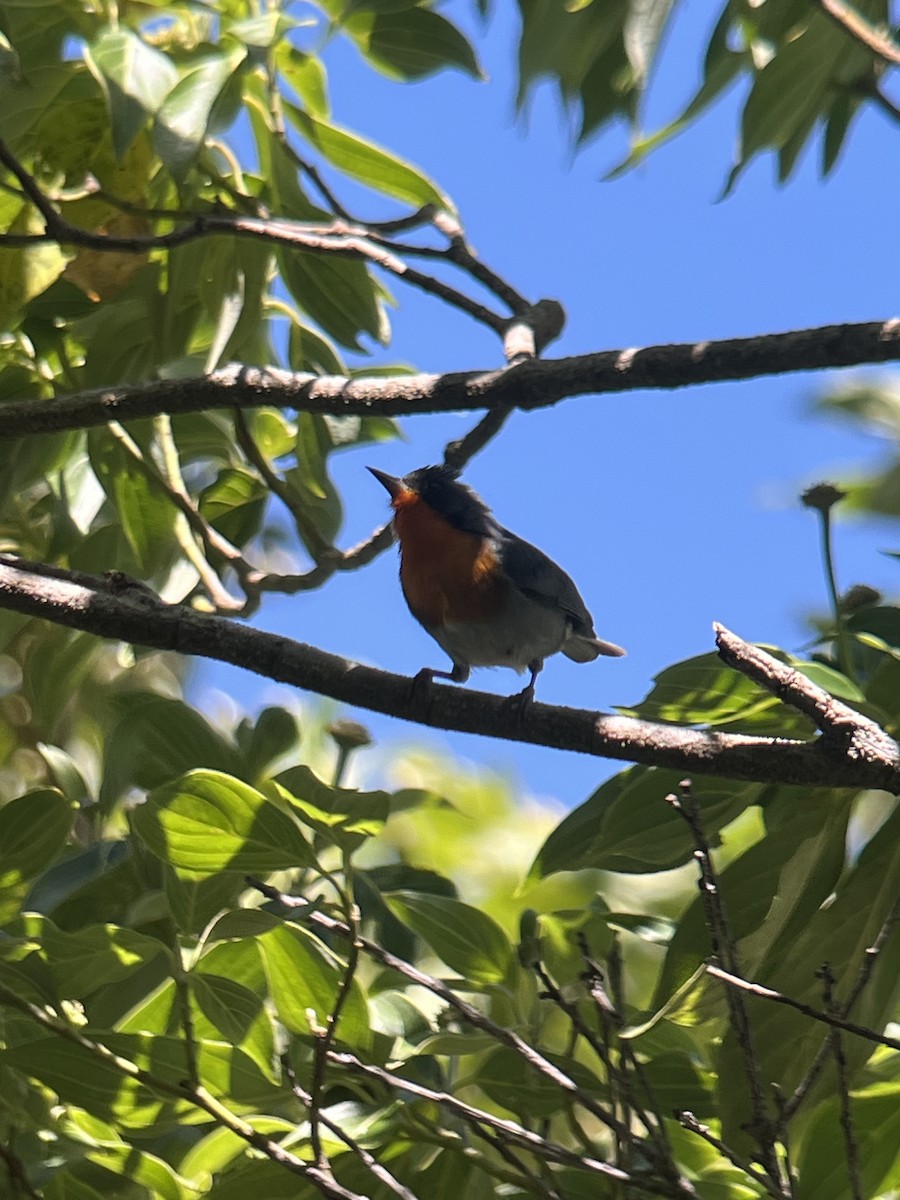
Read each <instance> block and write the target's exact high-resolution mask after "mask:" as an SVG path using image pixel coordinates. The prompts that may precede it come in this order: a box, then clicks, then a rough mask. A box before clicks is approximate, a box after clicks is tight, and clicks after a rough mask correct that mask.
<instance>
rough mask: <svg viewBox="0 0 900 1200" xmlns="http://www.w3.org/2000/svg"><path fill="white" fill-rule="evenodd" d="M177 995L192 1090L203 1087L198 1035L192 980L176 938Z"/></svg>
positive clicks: (175, 973)
mask: <svg viewBox="0 0 900 1200" xmlns="http://www.w3.org/2000/svg"><path fill="white" fill-rule="evenodd" d="M173 953H174V957H175V970H174V972H173V976H174V979H175V993H176V995H177V997H178V1009H179V1012H180V1015H181V1031H182V1033H183V1034H184V1056H185V1060H186V1064H187V1077H188V1082H189V1083H190V1085H191V1087H192V1088H198V1087H200V1086H201V1080H200V1067H199V1064H198V1061H197V1034H196V1032H195V1029H194V1014H193V1012H192V1011H191V979H190V974H189V973H188V971H186V970H185V966H184V954H183V952H182V949H181V946H180V945H179V944H178V939H177V937H176V941H175V947H174V951H173Z"/></svg>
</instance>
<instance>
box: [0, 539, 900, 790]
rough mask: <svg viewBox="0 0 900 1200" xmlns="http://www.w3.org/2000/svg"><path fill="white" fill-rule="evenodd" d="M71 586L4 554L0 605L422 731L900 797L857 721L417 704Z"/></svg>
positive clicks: (116, 582) (358, 676)
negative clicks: (720, 723)
mask: <svg viewBox="0 0 900 1200" xmlns="http://www.w3.org/2000/svg"><path fill="white" fill-rule="evenodd" d="M79 579H80V580H81V582H80V583H74V582H70V581H69V580H68V579H66V578H64V577H61V572H60V570H59V568H51V569H50V571H48V572H47V573H46V574H44V573H38V571H36V570H33V569H32V570H28V569H23V568H22V567H21V566H19V565H18V564H17V563H16V561H15V559H12V558H9V557H8V556H0V607H2V608H10V609H13V610H15V611H17V612H24V613H28V614H29V615H31V616H35V617H43V618H45V619H47V620H50V621H53V622H54V623H56V624H59V625H65V626H68V627H69V628H74V629H81V630H84V631H85V632H87V633H92V634H95V635H96V636H98V637H107V638H117V639H121V640H122V641H126V642H131V643H133V644H134V645H139V646H149V647H153V648H156V649H165V650H176V651H179V652H180V653H182V654H194V655H199V656H201V657H204V658H213V659H216V660H218V661H220V662H228V663H231V664H233V665H234V666H239V667H243V668H245V669H246V670H249V671H254V672H256V673H257V674H258V675H264V676H265V677H266V678H269V679H273V680H276V681H278V682H281V683H287V684H290V685H292V686H294V687H300V688H303V689H305V690H307V691H312V692H316V693H318V694H319V695H323V696H331V697H332V698H333V699H335V700H340V701H343V702H345V703H347V704H353V705H357V706H359V707H361V708H369V709H372V710H373V711H375V712H381V713H386V714H388V715H389V716H394V717H399V718H401V719H403V720H408V721H415V722H416V723H418V724H420V725H428V726H431V727H435V728H440V729H454V730H458V731H460V732H464V733H479V734H484V735H487V736H493V737H498V738H503V739H506V740H509V741H519V742H530V743H533V744H535V745H540V746H547V747H550V748H555V749H560V750H575V751H578V752H579V753H582V754H591V755H595V756H597V757H601V758H612V759H619V760H623V759H624V760H626V761H632V762H640V763H646V764H648V765H651V766H663V767H673V768H675V769H676V770H680V771H683V772H685V774H689V773H691V772H693V773H696V774H702V775H722V776H726V777H728V778H732V779H748V780H753V781H763V782H779V783H798V784H815V785H821V786H827V787H855V788H860V787H869V788H880V789H883V790H885V791H891V792H894V793H900V749H898V747H897V745H896V743H894V742H893V741H892V740H891V739H890V738H889V737H888V736H887V734H883V733H882V734H881V736H880V738H879V739H875V738H874V737H872V736H869V734H868V731H867V726H868V724H869V723H868V722H867V721H866V719H865V718H862V717H860V718H859V720H860V729H861V733H860V736H859V738H858V739H853V740H851V741H850V742H848V743H847V747H848V748H847V749H845V748H844V746H843V744H838V745H836V744H834V742H833V740H832V739H830V738H828V737H822V738H819V739H817V740H816V741H813V742H802V741H794V740H790V739H786V738H770V737H749V736H745V735H741V734H726V733H719V732H717V731H712V730H706V731H704V730H695V729H682V728H679V727H678V726H673V725H664V724H661V723H656V722H652V721H641V720H635V719H634V718H631V717H615V716H608V715H606V714H602V713H597V712H591V711H588V710H585V709H572V708H562V707H556V706H553V705H549V704H537V703H536V704H533V705H531V706H530V707H529V708H528V709H527V711H525V712H524V713H518V712H516V711H514V709H513V707H512V706H511V705H509V704H508V703H507V701H506V699H505V698H504V697H500V696H491V695H487V694H486V693H484V692H476V691H473V690H471V689H469V688H461V687H447V686H441V685H436V686H434V687H433V688H432V689H431V691H430V693H429V702H428V704H427V705H423V704H422V703H421V702H420V701H418V700H417V698H416V695H415V693H414V690H413V686H412V680H410V679H408V678H406V677H404V676H401V675H393V674H389V673H388V672H386V671H380V670H377V669H375V668H373V667H365V666H362V665H361V664H360V663H354V662H350V661H348V660H347V659H344V658H339V657H338V656H337V655H334V654H328V653H326V652H325V651H323V650H319V649H316V648H315V647H312V646H307V645H304V644H303V643H300V642H295V641H292V640H291V639H290V638H286V637H281V636H279V635H276V634H272V633H266V632H263V631H262V630H258V629H250V628H247V627H246V626H243V625H238V624H236V623H234V622H232V621H229V620H226V619H225V618H222V617H212V616H207V615H204V614H200V613H196V612H194V611H192V610H191V609H188V608H184V607H181V606H178V605H167V604H164V603H163V602H162V601H161V600H160V599H159V598H158V597H156V596H155V595H154V594H153V593H152V592H150V591H149V589H144V588H142V587H140V586H138V585H135V584H133V582H132V581H129V580H128V579H127V578H125V577H123V576H121V575H120V574H113V575H111V576H108V577H107V579H105V580H100V579H96V580H93V581H92V582H88V583H87V586H85V576H83V575H81V576H79ZM730 636H731V637H732V638H734V635H730ZM734 640H735V642H737V643H740V639H737V638H735V639H734ZM773 661H774V660H773ZM778 665H779V666H780V665H781V664H778ZM851 711H852V710H851Z"/></svg>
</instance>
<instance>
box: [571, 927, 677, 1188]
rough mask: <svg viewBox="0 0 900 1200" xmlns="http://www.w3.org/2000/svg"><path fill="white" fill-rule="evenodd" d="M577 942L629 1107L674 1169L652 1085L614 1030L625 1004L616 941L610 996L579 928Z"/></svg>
mask: <svg viewBox="0 0 900 1200" xmlns="http://www.w3.org/2000/svg"><path fill="white" fill-rule="evenodd" d="M578 945H579V949H580V950H581V955H582V958H583V959H584V963H585V968H586V969H585V973H584V980H585V983H586V984H587V988H588V994H589V995H590V997H591V999H592V1000H593V1002H594V1007H595V1010H596V1012H597V1017H598V1019H599V1020H600V1022H601V1025H602V1026H603V1028H604V1029H606V1030H608V1032H609V1033H610V1034H611V1035H615V1036H616V1037H617V1042H618V1049H619V1055H620V1059H621V1060H624V1062H626V1063H627V1064H628V1065H627V1066H624V1067H622V1069H621V1071H620V1074H621V1075H622V1076H623V1077H624V1078H625V1080H626V1083H627V1088H628V1096H629V1099H630V1102H631V1104H632V1106H633V1107H634V1108H635V1111H636V1112H637V1113H638V1115H639V1117H640V1119H641V1121H642V1122H643V1123H644V1126H645V1127H646V1128H647V1129H648V1130H649V1131H650V1133H651V1134H652V1136H653V1139H654V1141H655V1142H656V1144H657V1146H658V1147H659V1152H660V1154H661V1155H662V1158H663V1161H664V1162H666V1163H668V1164H670V1165H671V1169H672V1170H673V1171H674V1170H675V1158H674V1155H673V1153H672V1147H671V1144H670V1142H669V1137H668V1134H667V1133H666V1126H665V1122H664V1120H663V1116H662V1113H661V1112H660V1110H659V1106H658V1104H657V1102H656V1097H655V1096H654V1094H653V1088H652V1087H651V1086H650V1082H649V1080H648V1079H647V1073H646V1071H645V1070H644V1065H643V1063H642V1062H641V1060H640V1059H639V1058H638V1056H637V1052H636V1050H635V1048H634V1046H633V1044H632V1043H631V1042H630V1041H623V1040H622V1039H621V1038H618V1031H619V1030H620V1029H621V1028H622V1026H623V1024H624V1019H623V1017H622V1012H623V1010H624V1007H625V997H624V992H623V984H622V957H621V951H620V949H619V941H618V938H616V939H615V940H614V941H613V946H612V950H611V952H610V954H609V958H608V969H609V976H610V988H611V991H612V997H610V996H609V995H607V992H606V989H605V987H604V986H603V972H602V971H601V969H600V964H599V963H597V962H595V960H594V959H593V957H592V956H591V953H590V947H589V945H588V941H587V938H586V937H585V935H584V932H583V931H579V934H578ZM629 1071H631V1072H633V1073H634V1075H635V1077H636V1078H637V1080H638V1082H639V1084H640V1086H641V1088H642V1089H643V1092H644V1095H645V1096H646V1097H647V1100H648V1101H649V1104H650V1111H652V1113H653V1116H654V1118H655V1120H654V1121H652V1122H651V1121H650V1120H649V1117H648V1113H647V1108H646V1106H645V1105H644V1104H643V1103H642V1102H641V1101H640V1100H639V1099H638V1096H637V1093H636V1091H635V1089H634V1088H633V1087H632V1086H631V1080H630V1078H629Z"/></svg>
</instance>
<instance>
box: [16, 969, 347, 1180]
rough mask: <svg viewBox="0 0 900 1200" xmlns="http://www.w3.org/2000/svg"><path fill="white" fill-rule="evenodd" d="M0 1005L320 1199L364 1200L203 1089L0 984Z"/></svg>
mask: <svg viewBox="0 0 900 1200" xmlns="http://www.w3.org/2000/svg"><path fill="white" fill-rule="evenodd" d="M0 1004H5V1005H7V1006H8V1007H10V1008H14V1009H16V1010H17V1011H18V1012H21V1013H23V1014H24V1015H25V1016H26V1017H29V1018H30V1019H31V1020H32V1021H34V1022H35V1023H36V1024H38V1025H40V1026H41V1027H42V1028H44V1029H46V1030H48V1031H49V1032H50V1033H53V1034H54V1035H56V1036H57V1037H61V1038H63V1039H65V1040H66V1041H68V1042H73V1043H74V1044H75V1045H76V1046H80V1047H81V1048H82V1049H83V1050H85V1051H87V1053H88V1054H90V1055H92V1056H93V1057H94V1058H95V1059H96V1060H98V1061H99V1062H102V1063H104V1064H105V1065H106V1066H108V1067H112V1068H113V1070H115V1071H118V1072H119V1074H120V1075H124V1076H126V1077H127V1078H129V1079H134V1080H137V1081H138V1082H139V1083H142V1084H144V1086H145V1087H148V1088H149V1089H150V1090H151V1091H152V1092H154V1093H156V1094H157V1095H161V1096H167V1097H169V1098H170V1099H173V1100H187V1101H188V1102H189V1103H190V1104H193V1105H194V1106H195V1107H196V1108H201V1109H203V1111H204V1112H206V1113H208V1114H209V1115H210V1116H211V1117H213V1118H214V1119H215V1120H216V1121H217V1122H218V1123H219V1124H220V1125H222V1126H223V1127H224V1128H226V1129H229V1130H230V1131H231V1132H232V1133H234V1134H235V1135H236V1136H237V1137H239V1138H240V1139H241V1140H242V1141H244V1142H246V1143H247V1144H248V1145H251V1146H253V1147H254V1148H255V1149H256V1150H259V1151H260V1152H261V1153H262V1154H264V1155H265V1156H266V1158H269V1159H271V1160H272V1162H275V1163H278V1164H279V1166H282V1167H284V1168H285V1169H286V1170H288V1171H291V1172H293V1173H294V1174H295V1175H301V1176H302V1177H303V1178H304V1179H306V1180H307V1181H308V1182H309V1183H311V1184H312V1185H313V1187H315V1188H316V1189H317V1190H318V1191H319V1192H321V1194H322V1195H323V1196H325V1197H327V1200H365V1197H362V1196H359V1195H357V1193H356V1192H351V1191H349V1190H348V1189H347V1188H345V1187H342V1186H341V1185H340V1184H339V1183H337V1181H336V1180H335V1179H333V1178H332V1177H331V1175H330V1173H328V1172H326V1171H322V1170H320V1169H318V1168H317V1167H316V1166H315V1165H314V1164H312V1163H307V1162H304V1161H303V1159H301V1158H297V1156H296V1155H294V1154H291V1152H290V1151H289V1150H285V1149H284V1147H283V1146H280V1145H279V1144H278V1142H275V1141H272V1139H271V1138H268V1137H266V1136H265V1134H263V1133H260V1132H259V1131H258V1130H256V1129H254V1128H253V1126H252V1125H249V1124H248V1123H247V1122H246V1121H244V1120H243V1119H242V1118H241V1117H239V1116H237V1115H236V1114H235V1113H233V1112H231V1110H230V1109H229V1108H227V1107H226V1106H225V1105H224V1104H223V1103H222V1102H221V1101H220V1100H217V1099H216V1097H215V1096H213V1095H211V1094H210V1093H209V1092H208V1091H207V1090H206V1089H205V1088H203V1087H200V1086H196V1085H194V1084H191V1083H190V1082H188V1081H187V1080H185V1081H183V1082H182V1083H180V1084H174V1083H170V1082H169V1081H168V1080H166V1079H163V1078H161V1077H160V1076H158V1075H154V1074H153V1073H152V1072H151V1071H147V1070H145V1069H144V1068H143V1067H139V1066H138V1065H137V1063H133V1062H131V1060H130V1059H127V1058H125V1057H123V1056H122V1055H121V1054H115V1053H114V1052H113V1051H112V1050H110V1049H109V1047H108V1046H104V1045H103V1043H102V1042H97V1041H94V1039H93V1038H89V1037H87V1036H86V1035H85V1034H84V1033H82V1032H81V1030H80V1029H76V1028H75V1026H73V1025H69V1024H68V1023H67V1022H66V1021H63V1020H62V1019H61V1018H60V1017H57V1016H55V1015H54V1014H53V1013H50V1012H48V1011H47V1010H46V1009H45V1008H42V1007H41V1006H40V1005H37V1004H32V1003H31V1001H30V1000H25V999H24V998H23V997H22V996H19V995H18V994H17V993H16V992H14V991H12V990H10V989H9V988H7V987H6V986H5V985H4V984H2V983H0Z"/></svg>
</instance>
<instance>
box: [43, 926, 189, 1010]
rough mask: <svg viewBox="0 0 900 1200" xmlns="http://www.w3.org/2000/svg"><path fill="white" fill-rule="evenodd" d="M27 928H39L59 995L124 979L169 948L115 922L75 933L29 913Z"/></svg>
mask: <svg viewBox="0 0 900 1200" xmlns="http://www.w3.org/2000/svg"><path fill="white" fill-rule="evenodd" d="M26 921H27V925H26V928H28V929H31V930H32V931H33V932H37V930H38V929H40V938H41V947H42V955H43V957H44V958H45V959H46V961H47V965H48V966H49V967H50V970H51V971H52V972H53V975H54V977H55V978H56V980H57V984H58V987H59V989H60V994H61V995H65V996H68V997H71V998H72V999H75V998H79V999H82V998H84V997H86V996H89V995H91V994H92V993H93V992H95V991H96V990H97V989H98V988H99V987H103V986H104V985H106V984H108V983H117V982H119V981H120V980H123V979H127V978H128V977H129V976H130V975H132V974H133V973H134V971H135V969H136V968H137V967H138V966H139V965H140V964H142V963H145V962H152V961H153V960H154V959H156V958H158V957H159V956H160V955H164V956H165V957H166V958H167V959H169V958H170V957H171V954H170V951H169V949H168V947H167V946H165V945H164V944H163V943H162V942H161V941H159V940H158V939H157V938H154V937H148V936H147V935H146V934H143V933H138V932H137V931H136V930H133V929H127V928H123V927H121V926H118V925H92V926H89V927H88V928H86V929H79V930H77V931H75V932H74V933H65V932H63V931H62V930H60V929H57V928H56V926H55V925H54V924H53V922H52V921H50V920H48V919H46V918H42V919H41V920H40V925H36V924H33V922H35V921H36V918H35V917H34V916H33V914H30V915H29V916H28V917H27V918H26Z"/></svg>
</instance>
